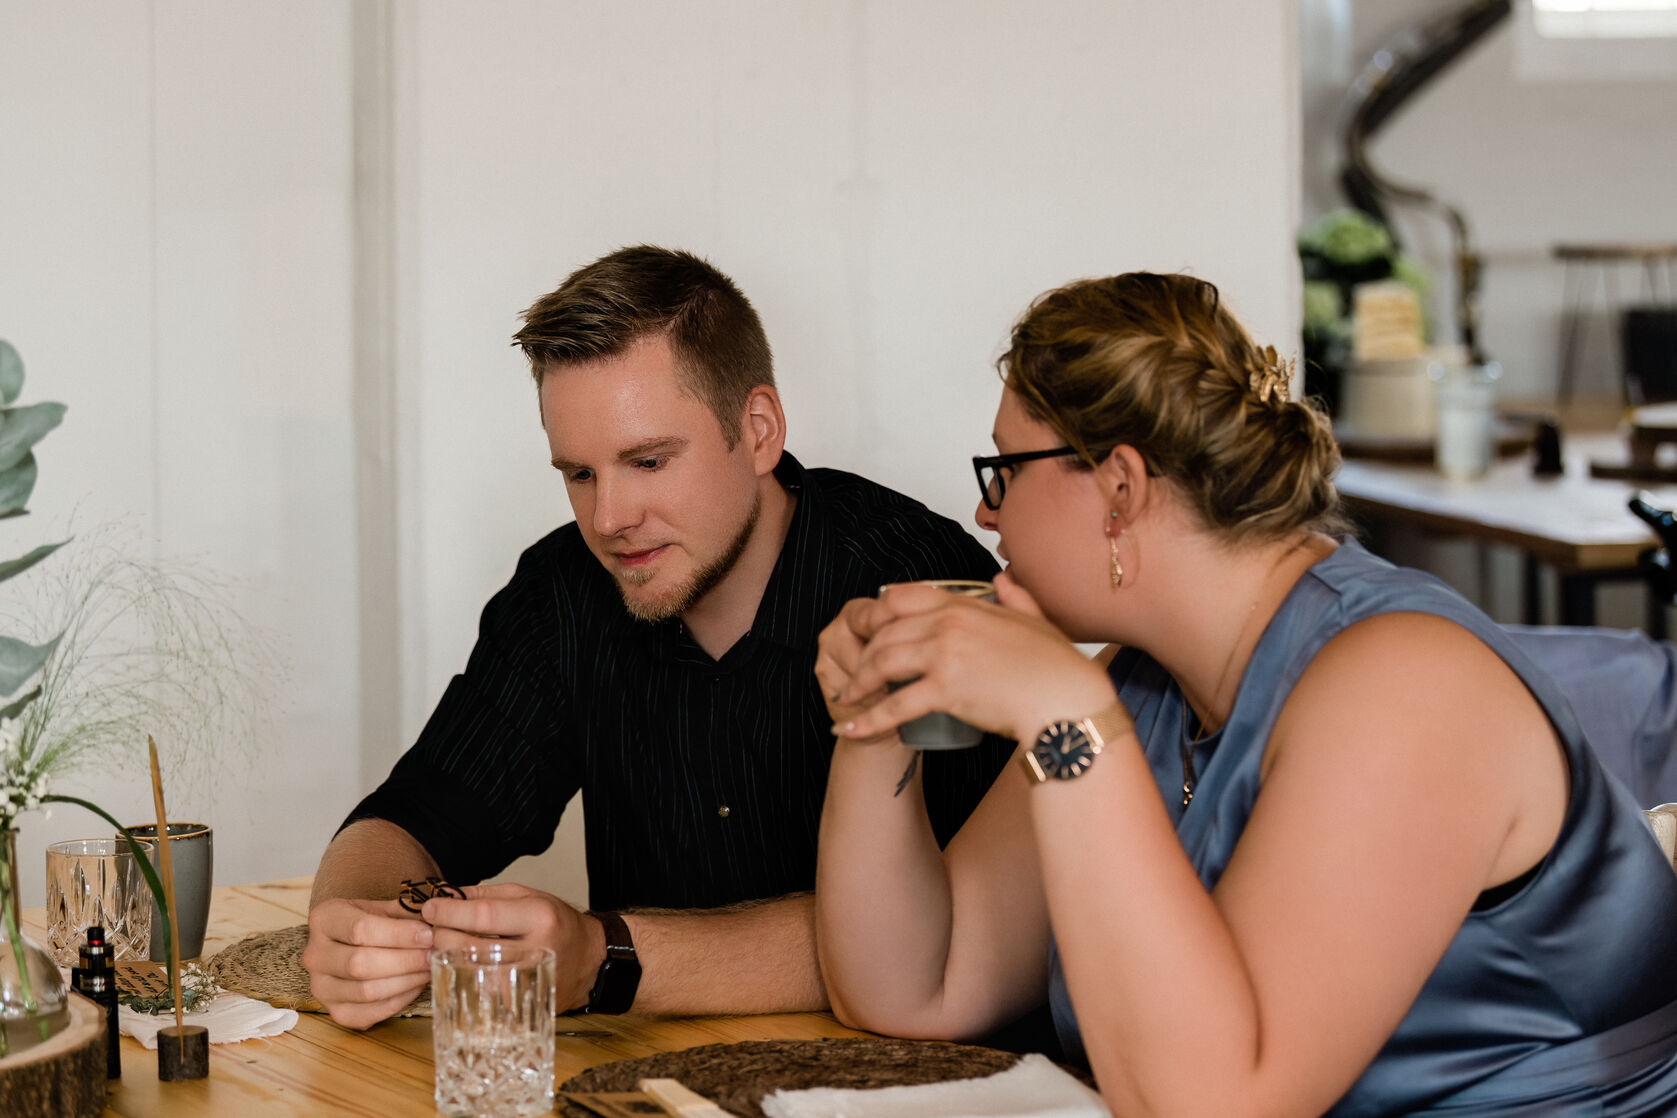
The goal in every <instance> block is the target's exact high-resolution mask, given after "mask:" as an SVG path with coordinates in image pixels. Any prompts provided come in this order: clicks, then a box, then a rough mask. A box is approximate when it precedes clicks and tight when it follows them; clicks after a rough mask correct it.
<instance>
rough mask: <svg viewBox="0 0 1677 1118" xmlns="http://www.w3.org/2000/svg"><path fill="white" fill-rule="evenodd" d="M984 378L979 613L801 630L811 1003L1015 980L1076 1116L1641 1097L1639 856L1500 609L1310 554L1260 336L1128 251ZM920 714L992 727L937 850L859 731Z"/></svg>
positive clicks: (1655, 1000) (1657, 971)
mask: <svg viewBox="0 0 1677 1118" xmlns="http://www.w3.org/2000/svg"><path fill="white" fill-rule="evenodd" d="M1001 369H1002V373H1003V377H1004V381H1005V387H1004V390H1003V392H1002V400H1001V405H1000V407H999V409H998V410H997V414H996V423H995V431H994V439H995V443H996V451H997V454H996V455H995V456H994V457H991V458H987V459H977V460H975V466H976V467H977V468H978V470H979V477H980V486H981V490H982V494H983V496H982V500H981V501H980V503H979V506H978V512H977V519H978V523H979V525H980V526H981V527H983V528H986V529H990V530H994V531H996V532H998V533H999V534H1000V537H1001V542H1000V546H999V550H1000V553H1001V555H1002V556H1003V558H1004V559H1005V560H1006V561H1007V562H1008V569H1007V570H1006V572H1005V573H1003V574H1002V575H1001V576H999V577H998V579H997V583H996V590H997V599H998V601H997V603H995V604H990V603H986V602H983V601H980V600H975V599H972V598H963V597H957V596H955V595H948V594H943V593H941V592H939V591H937V590H935V589H933V588H930V587H925V586H914V585H905V586H896V587H892V588H890V589H888V590H887V591H885V592H882V593H881V595H880V596H879V597H878V598H877V599H872V600H866V601H856V602H852V603H850V604H849V605H848V606H846V608H845V610H844V612H843V613H842V614H841V615H840V617H839V618H838V619H837V620H835V621H834V622H833V624H832V625H830V626H829V627H828V628H827V630H826V631H825V632H824V633H823V636H822V641H821V651H820V655H819V658H818V661H817V669H816V674H817V676H818V678H819V679H820V681H821V684H822V687H823V690H824V691H825V693H826V694H827V696H828V699H829V705H830V708H831V710H832V713H833V716H834V721H835V732H836V733H837V735H838V743H837V746H836V748H835V751H834V755H833V764H832V776H831V780H830V783H829V786H828V792H827V802H826V808H825V812H824V815H823V818H822V828H821V845H820V862H819V870H818V876H817V887H816V910H817V940H818V944H819V951H820V956H821V963H822V969H823V972H824V974H825V978H826V981H827V985H828V991H829V994H830V995H831V998H832V1004H833V1007H834V1009H835V1011H836V1012H837V1013H838V1015H839V1016H840V1017H841V1018H842V1019H843V1020H845V1021H847V1022H849V1023H851V1024H854V1025H858V1026H861V1027H864V1028H869V1029H874V1030H877V1031H880V1032H887V1033H893V1034H897V1035H903V1036H918V1037H940V1038H949V1039H956V1038H971V1037H977V1036H982V1035H984V1034H985V1033H986V1032H988V1031H990V1030H992V1029H994V1028H996V1027H998V1026H1000V1025H1003V1024H1005V1023H1006V1022H1008V1021H1009V1020H1011V1019H1013V1018H1015V1017H1017V1016H1019V1015H1020V1014H1021V1013H1023V1012H1024V1011H1026V1010H1028V1009H1030V1008H1032V1007H1033V1006H1034V1005H1038V1004H1040V1003H1041V1002H1042V1001H1043V1000H1044V999H1046V1000H1047V1001H1048V1002H1049V1004H1050V1006H1051V1008H1052V1009H1053V1012H1054V1017H1055V1023H1056V1026H1057V1028H1058V1029H1059V1031H1060V1033H1061V1037H1062V1039H1063V1040H1064V1042H1065V1044H1066V1047H1067V1050H1068V1052H1071V1053H1072V1054H1074V1055H1081V1056H1082V1057H1083V1058H1085V1059H1086V1060H1087V1062H1088V1064H1089V1066H1090V1067H1091V1068H1092V1070H1093V1072H1094V1074H1095V1078H1096V1080H1097V1082H1098V1084H1099V1086H1100V1090H1101V1092H1102V1094H1103V1096H1104V1097H1105V1098H1106V1100H1107V1101H1108V1103H1109V1105H1110V1106H1111V1109H1112V1110H1113V1112H1114V1113H1117V1114H1163V1115H1189V1114H1200V1113H1204V1114H1212V1115H1218V1116H1228V1115H1292V1114H1297V1115H1314V1114H1321V1113H1324V1112H1326V1113H1330V1114H1334V1115H1375V1114H1407V1113H1416V1112H1429V1113H1431V1112H1436V1113H1447V1114H1451V1115H1469V1114H1472V1115H1480V1114H1483V1115H1504V1114H1544V1115H1621V1114H1623V1115H1630V1114H1665V1113H1671V1112H1673V1110H1674V1109H1677V958H1674V956H1673V952H1674V951H1677V874H1673V872H1672V870H1671V867H1670V865H1669V864H1667V863H1665V862H1664V861H1663V859H1662V856H1661V854H1660V851H1659V849H1658V847H1657V845H1656V844H1655V842H1654V841H1653V839H1652V837H1651V836H1650V834H1649V832H1648V830H1647V828H1646V826H1645V825H1644V823H1643V821H1642V817H1641V814H1640V811H1639V810H1638V805H1637V804H1635V803H1633V802H1632V801H1631V800H1630V798H1629V796H1628V794H1626V793H1625V792H1624V790H1623V788H1622V787H1621V786H1620V785H1619V784H1618V783H1617V782H1615V781H1613V780H1611V779H1610V778H1608V777H1607V776H1606V775H1605V773H1603V771H1602V770H1601V768H1600V766H1599V764H1598V763H1597V762H1596V760H1595V759H1594V756H1593V754H1592V752H1591V751H1590V749H1589V748H1588V746H1587V743H1586V742H1585V740H1584V738H1583V735H1582V733H1581V732H1580V730H1579V729H1578V725H1577V722H1576V720H1575V718H1574V717H1573V715H1572V713H1571V711H1570V709H1569V708H1568V706H1567V703H1566V700H1565V699H1564V697H1562V695H1561V694H1560V693H1559V692H1558V691H1557V689H1556V687H1555V685H1554V683H1553V682H1552V681H1551V680H1550V679H1549V678H1548V677H1547V676H1545V675H1544V674H1543V673H1542V672H1541V671H1540V670H1539V669H1537V668H1536V667H1535V666H1533V665H1532V663H1531V662H1530V661H1529V660H1528V659H1527V658H1526V657H1525V656H1524V655H1523V654H1522V653H1521V651H1520V649H1519V648H1518V647H1517V646H1516V645H1515V644H1514V643H1513V642H1512V641H1511V640H1510V639H1509V638H1508V636H1507V635H1506V634H1505V633H1504V632H1503V631H1502V630H1501V629H1499V628H1498V627H1497V626H1495V625H1494V624H1492V623H1491V622H1490V621H1489V620H1488V619H1487V618H1485V617H1484V615H1482V614H1481V613H1479V612H1478V611H1477V610H1475V609H1474V608H1473V607H1472V606H1470V605H1468V604H1467V603H1466V602H1465V601H1463V600H1462V599H1461V598H1460V597H1458V596H1457V595H1456V594H1454V593H1453V592H1452V591H1450V590H1449V589H1447V588H1446V587H1444V586H1443V585H1442V584H1440V583H1438V582H1437V581H1436V580H1434V579H1432V578H1430V577H1428V576H1426V575H1423V574H1420V573H1418V572H1414V571H1409V570H1403V569H1399V568H1395V567H1392V566H1391V565H1389V564H1387V563H1385V562H1383V561H1381V560H1379V559H1376V558H1374V557H1373V556H1371V555H1369V554H1368V553H1367V552H1366V551H1364V550H1363V549H1362V548H1361V547H1359V546H1358V545H1357V544H1355V543H1353V542H1348V541H1347V542H1340V541H1339V540H1338V539H1337V538H1336V533H1337V531H1338V529H1339V525H1338V522H1337V519H1336V504H1337V498H1336V496H1335V493H1334V489H1333V485H1332V480H1331V479H1332V475H1333V472H1334V470H1335V468H1336V467H1337V465H1338V455H1337V451H1336V449H1335V446H1334V443H1333V440H1332V437H1331V434H1330V432H1329V429H1328V426H1327V423H1326V421H1325V420H1324V419H1323V417H1322V416H1321V415H1320V414H1319V413H1318V412H1317V411H1315V410H1314V409H1313V408H1311V407H1310V406H1308V405H1305V404H1301V403H1297V402H1291V401H1289V400H1288V399H1287V394H1286V387H1287V386H1286V370H1285V369H1284V368H1283V367H1282V366H1281V363H1280V362H1279V361H1278V360H1277V359H1276V357H1275V353H1274V350H1273V349H1269V348H1260V347H1258V346H1257V345H1255V344H1254V343H1253V342H1252V340H1251V339H1250V338H1249V337H1248V335H1247V334H1246V332H1245V331H1244V330H1243V329H1242V327H1241V326H1240V325H1239V324H1238V323H1237V322H1236V321H1235V320H1234V318H1233V317H1232V316H1231V315H1230V314H1229V312H1228V311H1227V309H1226V308H1225V307H1223V306H1222V305H1221V304H1220V302H1219V299H1218V295H1217V291H1216V289H1215V288H1214V287H1212V286H1211V285H1210V284H1207V283H1204V282H1202V281H1199V280H1195V279H1192V278H1189V277H1185V276H1163V275H1150V274H1130V275H1123V276H1116V277H1111V278H1107V279H1100V280H1089V281H1082V282H1078V283H1073V284H1070V285H1068V286H1067V287H1064V288H1061V289H1059V290H1056V291H1053V292H1050V293H1048V294H1047V295H1045V296H1043V297H1042V298H1040V299H1038V300H1037V302H1036V303H1035V304H1034V305H1033V306H1032V307H1031V308H1030V310H1029V311H1027V313H1026V314H1025V316H1024V318H1023V319H1022V320H1021V321H1020V322H1019V324H1018V325H1017V327H1016V328H1015V330H1014V333H1013V339H1012V346H1011V348H1010V349H1009V351H1008V352H1007V353H1006V354H1005V355H1004V357H1003V358H1002V361H1001ZM1074 641H1077V642H1102V643H1107V642H1110V643H1111V644H1113V645H1117V646H1119V647H1120V648H1121V651H1119V652H1118V653H1117V655H1116V656H1115V657H1114V658H1112V659H1111V661H1110V663H1108V664H1104V665H1103V664H1102V663H1100V662H1099V658H1097V660H1095V661H1091V660H1089V659H1086V658H1085V657H1084V656H1082V655H1081V654H1080V653H1079V652H1078V651H1077V649H1076V647H1075V646H1074V644H1073V643H1072V642H1074ZM887 681H895V682H898V683H901V682H902V681H912V682H909V683H907V685H906V686H901V687H900V688H899V689H898V690H896V691H894V692H892V691H890V690H889V689H888V688H887V687H886V683H887ZM934 710H941V711H948V712H951V713H954V714H955V715H957V716H959V717H961V718H963V719H965V720H967V721H968V722H972V723H974V724H976V725H979V726H981V727H983V728H985V729H987V730H990V731H993V732H996V733H1001V734H1005V735H1007V736H1009V737H1012V738H1015V739H1017V740H1018V741H1019V742H1020V743H1021V745H1020V750H1019V761H1020V764H1019V766H1018V767H1017V768H1011V767H1010V769H1009V770H1007V771H1005V772H1004V773H1003V774H1002V775H1001V777H1000V778H999V779H998V780H997V782H996V784H995V786H994V787H993V788H992V789H991V790H990V792H989V794H988V796H987V797H986V799H985V800H984V802H983V803H982V804H981V805H980V807H979V808H978V810H977V811H976V812H975V813H974V814H973V816H972V818H971V819H970V820H969V821H968V823H967V825H966V826H965V828H964V829H963V830H962V831H961V832H960V833H959V834H958V835H957V836H956V837H955V839H954V840H953V841H952V842H951V843H950V844H949V846H948V848H947V849H946V850H944V851H939V849H938V847H937V845H936V843H935V841H934V840H933V837H932V833H931V830H930V828H929V826H928V825H927V822H926V815H925V809H924V806H923V804H922V799H921V796H920V795H919V789H918V787H917V785H916V783H915V782H914V778H910V779H909V782H908V784H907V785H906V787H904V786H903V785H902V783H901V782H902V778H903V772H904V769H905V766H906V765H907V764H908V763H909V760H910V758H911V757H912V754H911V752H910V751H909V750H908V749H907V748H906V747H905V746H903V745H902V743H901V741H900V739H899V737H898V736H897V732H896V727H897V726H898V724H899V723H901V722H903V721H905V720H907V719H910V718H914V717H916V716H918V715H921V714H924V713H926V712H928V711H934Z"/></svg>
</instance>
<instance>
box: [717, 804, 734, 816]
mask: <svg viewBox="0 0 1677 1118" xmlns="http://www.w3.org/2000/svg"><path fill="white" fill-rule="evenodd" d="M716 814H717V815H718V816H719V817H720V818H723V819H726V818H728V816H730V815H732V814H733V809H732V808H730V807H729V806H728V805H727V804H720V805H718V806H717V809H716Z"/></svg>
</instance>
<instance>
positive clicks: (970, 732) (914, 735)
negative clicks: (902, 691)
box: [880, 578, 996, 749]
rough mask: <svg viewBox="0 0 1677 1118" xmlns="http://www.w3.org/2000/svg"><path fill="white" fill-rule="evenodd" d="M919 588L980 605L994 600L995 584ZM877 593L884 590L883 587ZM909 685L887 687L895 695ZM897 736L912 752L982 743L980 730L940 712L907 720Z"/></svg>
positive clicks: (954, 581) (951, 581) (948, 582)
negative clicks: (935, 588)
mask: <svg viewBox="0 0 1677 1118" xmlns="http://www.w3.org/2000/svg"><path fill="white" fill-rule="evenodd" d="M918 585H922V586H935V587H937V588H938V589H939V590H942V591H945V592H947V593H950V594H959V595H961V596H963V597H967V598H977V599H978V600H979V601H983V602H994V601H995V600H996V587H995V584H994V583H989V582H979V581H977V580H975V579H965V578H935V579H927V580H925V581H924V582H922V583H919V584H918ZM880 589H881V590H883V589H885V588H884V587H883V586H882V587H880ZM911 682H913V681H912V680H906V679H905V680H903V681H902V682H901V683H890V684H887V685H886V686H887V688H889V689H890V690H892V691H895V690H896V689H897V688H899V687H907V686H908V685H909V683H911ZM897 734H898V736H899V737H901V738H902V741H903V744H904V745H906V746H908V747H910V748H911V749H969V748H971V747H972V746H975V745H977V744H978V743H979V742H981V741H983V740H984V731H983V730H980V729H979V728H978V727H977V726H974V725H972V724H970V723H967V722H963V721H961V720H960V719H959V718H956V717H955V716H954V715H953V714H946V713H945V712H943V711H941V710H934V711H932V712H931V713H930V714H922V715H921V716H920V717H919V718H911V719H909V720H908V721H907V722H904V723H903V724H902V725H901V726H898V727H897Z"/></svg>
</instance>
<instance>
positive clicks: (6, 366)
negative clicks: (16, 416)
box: [0, 338, 23, 404]
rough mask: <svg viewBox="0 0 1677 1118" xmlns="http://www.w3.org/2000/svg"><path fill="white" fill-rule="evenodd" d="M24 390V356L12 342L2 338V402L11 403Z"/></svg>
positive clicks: (0, 390)
mask: <svg viewBox="0 0 1677 1118" xmlns="http://www.w3.org/2000/svg"><path fill="white" fill-rule="evenodd" d="M22 391H23V358H21V357H19V356H18V355H17V350H16V349H14V348H12V343H11V342H8V341H7V340H6V339H4V338H0V404H10V403H12V402H13V401H15V400H16V399H17V397H18V393H20V392H22Z"/></svg>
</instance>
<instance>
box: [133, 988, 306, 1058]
mask: <svg viewBox="0 0 1677 1118" xmlns="http://www.w3.org/2000/svg"><path fill="white" fill-rule="evenodd" d="M183 1020H184V1021H185V1023H186V1024H188V1025H202V1026H204V1027H205V1028H207V1029H209V1030H210V1043H211V1044H232V1043H233V1042H235V1041H240V1040H250V1039H251V1038H253V1037H259V1036H279V1035H280V1034H281V1033H285V1032H290V1031H291V1029H292V1028H294V1027H295V1026H296V1024H297V1011H296V1010H295V1009H276V1008H275V1007H274V1006H271V1005H269V1004H268V1003H267V1002H259V1001H257V1000H256V999H255V998H247V997H245V996H244V995H243V994H219V995H217V996H216V998H215V1000H214V1001H212V1002H210V1004H209V1007H208V1008H207V1009H203V1010H200V1011H198V1012H196V1013H188V1014H187V1015H186V1016H185V1018H184V1019H183ZM174 1023H175V1015H174V1013H173V1012H172V1011H171V1012H169V1013H159V1014H157V1015H156V1016H153V1015H151V1014H150V1013H136V1012H135V1011H134V1010H132V1009H129V1008H128V1007H127V1006H120V1007H118V1009H117V1024H118V1026H119V1027H120V1028H121V1029H122V1031H123V1032H124V1033H126V1034H127V1035H129V1036H131V1037H133V1038H134V1039H135V1040H137V1041H139V1042H140V1043H141V1044H143V1045H145V1046H146V1047H147V1048H156V1047H157V1030H158V1029H161V1028H163V1027H164V1026H165V1025H173V1024H174Z"/></svg>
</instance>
